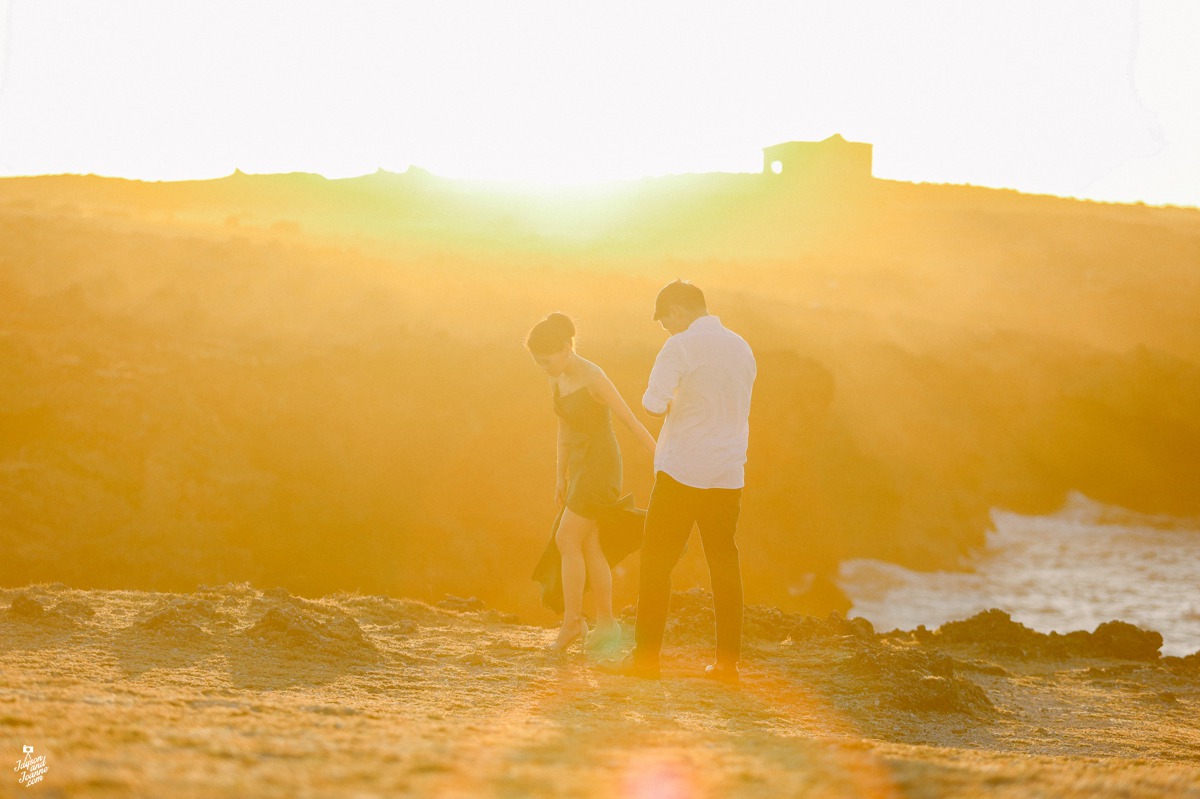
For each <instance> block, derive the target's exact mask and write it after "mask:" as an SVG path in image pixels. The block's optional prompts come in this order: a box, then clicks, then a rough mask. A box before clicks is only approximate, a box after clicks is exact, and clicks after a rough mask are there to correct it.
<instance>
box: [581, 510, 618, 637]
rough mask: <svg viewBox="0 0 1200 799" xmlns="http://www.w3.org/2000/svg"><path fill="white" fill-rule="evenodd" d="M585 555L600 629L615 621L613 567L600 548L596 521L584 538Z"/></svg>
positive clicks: (597, 624)
mask: <svg viewBox="0 0 1200 799" xmlns="http://www.w3.org/2000/svg"><path fill="white" fill-rule="evenodd" d="M583 557H584V560H585V561H586V563H587V575H588V580H589V581H590V582H591V584H592V597H593V598H595V600H596V626H597V627H598V628H600V629H604V628H607V627H610V626H612V623H613V607H612V604H613V600H612V591H613V588H612V569H611V568H609V565H608V558H606V557H604V550H602V549H601V548H600V531H599V528H598V527H597V526H596V523H595V522H592V523H591V527H590V529H589V530H588V532H587V535H585V536H584V538H583Z"/></svg>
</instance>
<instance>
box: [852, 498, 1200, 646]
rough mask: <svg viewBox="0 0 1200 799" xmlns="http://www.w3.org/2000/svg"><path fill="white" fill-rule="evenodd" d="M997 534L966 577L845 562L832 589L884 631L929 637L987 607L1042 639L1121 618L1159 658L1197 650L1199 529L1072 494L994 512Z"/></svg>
mask: <svg viewBox="0 0 1200 799" xmlns="http://www.w3.org/2000/svg"><path fill="white" fill-rule="evenodd" d="M992 520H993V522H994V524H995V528H996V529H995V530H994V531H993V532H991V533H989V534H988V537H987V546H986V547H985V548H984V550H983V551H982V552H979V553H978V554H977V555H976V556H975V557H974V558H973V559H972V560H971V561H970V562H968V563H967V564H964V565H965V567H966V569H967V570H966V571H942V572H915V571H910V570H908V569H905V568H902V567H900V566H896V565H894V564H889V563H884V562H882V561H877V560H852V561H846V562H845V563H843V564H842V566H841V570H840V572H839V579H838V583H839V585H840V586H841V588H842V590H843V591H845V592H846V594H847V595H848V596H849V597H850V599H851V601H852V602H853V604H854V606H853V608H852V609H851V611H850V615H852V616H863V617H865V618H867V619H870V621H871V622H872V624H874V625H875V628H876V629H877V630H880V631H884V630H891V629H896V628H899V629H904V630H911V629H914V628H915V627H916V626H917V625H919V624H923V625H925V626H926V627H928V628H929V629H934V628H936V627H937V626H938V625H940V624H942V623H943V622H947V621H954V620H958V619H965V618H968V617H970V616H972V615H974V614H976V613H978V612H980V611H983V610H987V609H988V608H999V609H1001V610H1004V611H1007V612H1008V613H1009V614H1011V616H1012V618H1013V620H1014V621H1018V622H1021V623H1022V624H1024V625H1025V626H1027V627H1030V628H1032V629H1034V630H1038V631H1040V632H1051V631H1057V632H1060V633H1067V632H1071V631H1072V630H1087V631H1089V632H1090V631H1092V630H1094V629H1096V627H1097V626H1098V625H1099V624H1101V623H1103V622H1106V621H1111V620H1113V619H1119V620H1121V621H1127V622H1129V623H1131V624H1136V625H1137V626H1138V627H1141V628H1143V629H1149V630H1157V631H1158V632H1159V633H1161V634H1162V637H1163V646H1162V652H1163V654H1164V655H1187V654H1191V653H1193V652H1196V651H1198V650H1200V524H1197V523H1196V522H1195V521H1192V522H1181V521H1179V520H1173V519H1169V518H1161V517H1150V516H1142V515H1138V514H1134V513H1131V512H1128V511H1124V510H1121V509H1118V508H1112V507H1108V506H1104V505H1101V504H1098V503H1095V502H1092V501H1090V500H1088V499H1087V498H1086V497H1083V496H1080V495H1073V496H1071V497H1070V498H1069V499H1068V501H1067V503H1066V505H1065V506H1064V508H1063V509H1062V510H1061V511H1059V512H1058V513H1055V514H1053V515H1051V516H1021V515H1019V514H1015V513H1007V512H1002V511H993V512H992Z"/></svg>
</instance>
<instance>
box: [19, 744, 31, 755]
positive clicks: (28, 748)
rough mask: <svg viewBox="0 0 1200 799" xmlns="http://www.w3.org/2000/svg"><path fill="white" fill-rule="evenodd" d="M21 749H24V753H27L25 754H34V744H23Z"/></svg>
mask: <svg viewBox="0 0 1200 799" xmlns="http://www.w3.org/2000/svg"><path fill="white" fill-rule="evenodd" d="M21 751H22V752H24V753H25V754H27V755H32V754H33V747H32V746H22V747H21Z"/></svg>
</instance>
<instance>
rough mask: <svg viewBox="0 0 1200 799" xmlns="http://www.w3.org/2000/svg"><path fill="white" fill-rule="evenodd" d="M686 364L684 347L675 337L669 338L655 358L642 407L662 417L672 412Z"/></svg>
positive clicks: (652, 414)
mask: <svg viewBox="0 0 1200 799" xmlns="http://www.w3.org/2000/svg"><path fill="white" fill-rule="evenodd" d="M685 366H686V363H685V359H684V352H683V347H682V346H681V345H680V344H679V342H678V341H677V340H676V339H675V338H673V337H672V338H669V339H667V343H666V344H664V345H663V348H662V349H661V350H659V352H658V357H657V358H655V359H654V368H653V369H651V370H650V380H649V382H648V385H647V386H646V393H645V394H643V395H642V407H643V408H645V409H646V413H648V414H650V415H651V416H659V417H661V416H666V415H667V413H669V412H670V410H671V400H673V399H675V390H676V389H677V388H679V381H680V380H682V379H683V372H684V367H685Z"/></svg>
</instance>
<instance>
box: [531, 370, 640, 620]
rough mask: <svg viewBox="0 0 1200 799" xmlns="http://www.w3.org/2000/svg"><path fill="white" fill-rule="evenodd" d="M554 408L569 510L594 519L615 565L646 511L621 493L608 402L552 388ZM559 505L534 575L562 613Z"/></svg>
mask: <svg viewBox="0 0 1200 799" xmlns="http://www.w3.org/2000/svg"><path fill="white" fill-rule="evenodd" d="M554 412H555V413H557V414H558V415H559V416H560V417H562V420H563V422H564V428H565V429H564V431H563V435H564V438H563V444H564V446H565V447H566V450H567V503H566V507H567V508H568V509H570V511H571V512H572V513H574V514H577V515H579V516H583V517H584V518H586V519H595V520H596V524H597V525H598V528H599V536H600V548H601V549H602V550H604V556H605V558H607V559H608V562H609V565H610V566H615V565H616V564H617V563H619V562H620V561H621V560H623V559H624V558H625V557H626V556H627V555H629V554H630V553H631V552H633V551H634V550H636V549H638V548H639V547H641V545H642V528H643V526H644V523H645V518H646V512H645V511H644V510H641V509H639V508H637V507H635V506H634V504H633V495H632V494H627V495H625V496H623V497H622V496H620V493H621V449H620V447H618V446H617V436H616V433H614V432H613V426H612V415H611V414H610V413H609V410H608V405H606V404H604V403H602V402H597V401H596V400H595V399H593V398H592V395H591V393H590V392H589V391H588V390H587V389H586V388H581V389H578V390H576V391H572V392H570V393H569V394H560V393H559V391H558V387H557V386H555V388H554ZM561 521H562V511H559V514H558V516H557V517H555V519H554V525H553V527H552V528H551V531H550V543H549V544H548V545H547V546H546V549H545V551H544V552H543V553H542V557H541V559H540V560H539V561H538V564H537V567H536V568H534V571H533V579H534V580H536V581H538V582H539V583H541V585H542V604H543V605H545V606H546V607H547V608H550V609H551V610H554V611H556V612H559V613H561V612H562V609H563V601H562V561H561V560H560V558H559V553H558V546H557V545H556V544H555V542H554V536H555V534H556V533H557V532H558V524H559V522H561Z"/></svg>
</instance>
